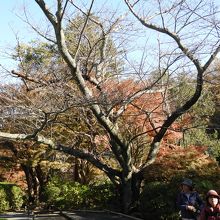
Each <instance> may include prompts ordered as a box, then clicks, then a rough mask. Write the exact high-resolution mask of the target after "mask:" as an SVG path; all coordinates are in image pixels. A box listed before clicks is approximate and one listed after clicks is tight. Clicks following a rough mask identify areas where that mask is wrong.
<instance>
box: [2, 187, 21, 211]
mask: <svg viewBox="0 0 220 220" xmlns="http://www.w3.org/2000/svg"><path fill="white" fill-rule="evenodd" d="M23 195H24V193H23V192H22V190H21V188H20V187H18V186H16V185H14V184H10V183H0V211H1V212H3V211H7V210H19V209H20V208H21V206H22V204H23Z"/></svg>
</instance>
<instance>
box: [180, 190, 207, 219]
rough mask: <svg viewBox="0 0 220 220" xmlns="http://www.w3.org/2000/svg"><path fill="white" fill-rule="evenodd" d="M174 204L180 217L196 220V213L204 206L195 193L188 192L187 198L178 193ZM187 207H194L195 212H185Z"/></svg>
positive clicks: (182, 193) (183, 194) (185, 195)
mask: <svg viewBox="0 0 220 220" xmlns="http://www.w3.org/2000/svg"><path fill="white" fill-rule="evenodd" d="M176 203H177V207H178V208H179V210H180V212H181V217H182V218H189V219H196V216H197V215H198V214H197V213H199V212H200V211H201V210H202V208H203V206H204V203H203V201H202V199H201V198H200V196H199V194H198V193H197V192H190V193H189V194H188V196H187V194H186V193H184V192H181V193H179V195H178V196H177V202H176ZM187 206H194V207H195V208H196V210H197V211H196V212H193V211H190V210H187Z"/></svg>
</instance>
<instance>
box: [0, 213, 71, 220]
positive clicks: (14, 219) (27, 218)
mask: <svg viewBox="0 0 220 220" xmlns="http://www.w3.org/2000/svg"><path fill="white" fill-rule="evenodd" d="M3 219H4V220H6V219H8V220H33V219H34V220H37V219H39V220H46V219H49V220H66V219H67V218H65V217H62V216H60V215H59V214H58V213H47V214H30V215H28V214H27V213H25V212H9V213H6V214H0V220H3Z"/></svg>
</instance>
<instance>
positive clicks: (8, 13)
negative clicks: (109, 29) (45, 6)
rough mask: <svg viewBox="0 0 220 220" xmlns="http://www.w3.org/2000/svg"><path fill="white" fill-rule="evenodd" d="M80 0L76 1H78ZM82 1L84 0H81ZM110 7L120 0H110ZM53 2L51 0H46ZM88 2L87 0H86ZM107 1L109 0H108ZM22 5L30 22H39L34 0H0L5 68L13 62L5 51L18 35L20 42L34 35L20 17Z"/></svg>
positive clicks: (0, 39) (0, 40)
mask: <svg viewBox="0 0 220 220" xmlns="http://www.w3.org/2000/svg"><path fill="white" fill-rule="evenodd" d="M80 1H81V0H79V1H77V2H78V3H79V2H80ZM82 1H84V0H82ZM99 1H100V5H102V4H105V0H104V1H103V0H97V1H96V3H99ZM112 1H113V2H112V3H111V7H113V6H115V7H118V5H119V3H121V2H122V1H121V0H112ZM46 2H47V3H48V2H53V0H47V1H46ZM86 2H88V0H86ZM106 2H107V1H106ZM108 2H109V1H108ZM24 6H25V8H26V11H27V12H30V14H28V16H29V18H31V22H32V21H34V22H35V23H37V24H40V22H41V20H40V17H42V12H41V11H40V8H39V7H38V6H37V4H36V3H35V1H34V0H0V20H1V34H0V65H4V66H5V67H6V68H7V69H12V68H13V67H14V66H15V64H14V63H13V62H12V61H11V60H10V59H8V58H7V56H8V55H7V54H6V52H10V51H12V50H13V48H15V46H16V43H17V40H16V37H18V39H19V41H21V42H28V41H30V40H31V39H33V38H34V37H35V36H36V33H34V31H33V30H32V29H31V28H30V26H28V25H27V24H26V23H25V22H24V21H22V19H21V18H19V17H23V18H24Z"/></svg>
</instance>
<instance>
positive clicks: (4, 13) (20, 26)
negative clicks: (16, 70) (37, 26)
mask: <svg viewBox="0 0 220 220" xmlns="http://www.w3.org/2000/svg"><path fill="white" fill-rule="evenodd" d="M25 2H27V1H23V0H1V1H0V20H1V34H0V64H1V65H4V66H5V67H6V68H9V69H10V68H12V67H13V66H14V63H13V62H11V61H10V59H8V58H7V56H8V55H7V53H10V51H12V50H13V48H14V47H15V46H16V43H17V40H16V37H18V38H19V40H21V41H23V40H27V41H28V40H30V39H31V38H32V37H33V34H31V32H30V28H27V24H25V23H24V22H23V21H22V20H21V19H20V18H19V16H21V17H22V16H23V13H24V5H25V4H26V3H25ZM29 2H31V4H32V5H31V4H30V3H29V4H28V8H36V3H35V2H34V1H30V0H29ZM34 6H35V7H34Z"/></svg>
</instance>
